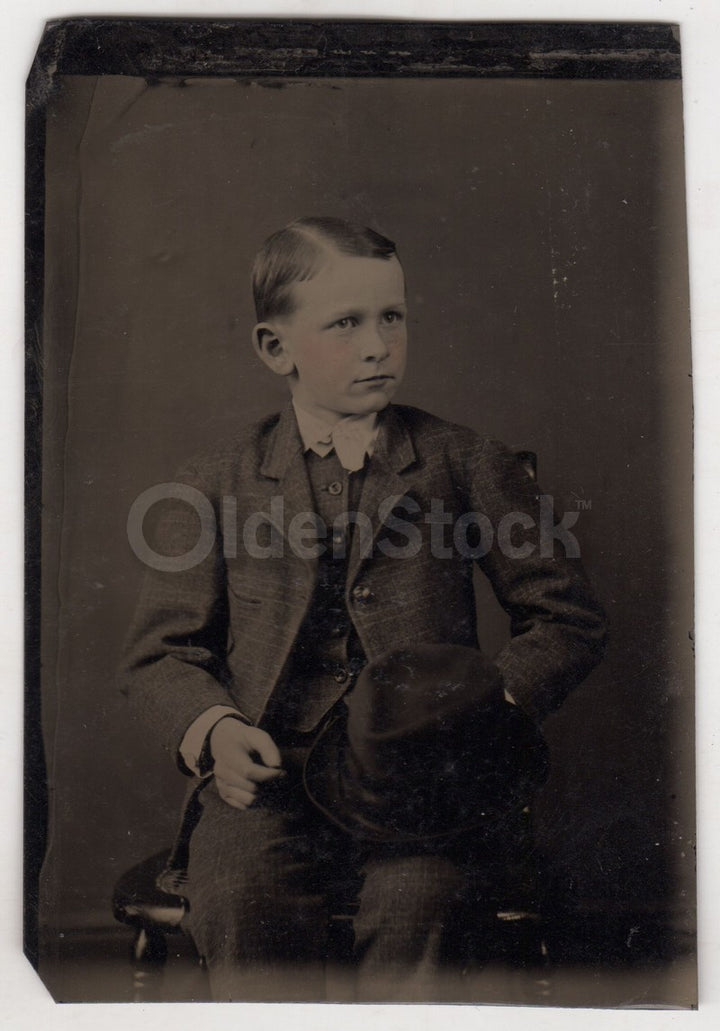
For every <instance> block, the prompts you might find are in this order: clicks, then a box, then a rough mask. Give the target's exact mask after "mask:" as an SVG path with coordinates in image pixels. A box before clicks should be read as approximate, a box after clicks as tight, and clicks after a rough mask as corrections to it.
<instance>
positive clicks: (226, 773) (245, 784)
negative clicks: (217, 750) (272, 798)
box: [213, 762, 257, 794]
mask: <svg viewBox="0 0 720 1031" xmlns="http://www.w3.org/2000/svg"><path fill="white" fill-rule="evenodd" d="M213 772H214V773H215V779H216V780H217V781H220V782H222V783H223V784H225V785H227V786H228V787H232V788H239V789H240V790H242V791H249V792H250V793H251V794H255V792H256V791H257V783H256V782H255V781H252V780H250V779H249V777H248V776H247V771H245V772H244V773H240V772H238V770H237V769H235V768H234V767H233V766H228V764H227V763H223V762H216V763H215V769H214V771H213Z"/></svg>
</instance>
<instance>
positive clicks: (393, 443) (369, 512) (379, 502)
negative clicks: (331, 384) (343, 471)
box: [347, 405, 416, 588]
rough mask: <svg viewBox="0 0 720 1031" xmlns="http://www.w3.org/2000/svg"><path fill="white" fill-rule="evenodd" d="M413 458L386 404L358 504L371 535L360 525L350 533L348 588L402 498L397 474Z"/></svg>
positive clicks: (396, 418)
mask: <svg viewBox="0 0 720 1031" xmlns="http://www.w3.org/2000/svg"><path fill="white" fill-rule="evenodd" d="M415 459H416V454H415V448H414V446H413V442H412V437H411V436H410V433H409V431H408V429H407V427H406V425H405V423H404V422H403V420H402V418H401V417H400V414H399V413H398V411H397V409H396V408H394V407H393V406H392V405H390V406H389V407H388V408H386V409H385V410H384V411H383V412H382V414H381V424H380V432H379V433H378V437H377V441H376V444H375V451H374V452H373V456H372V458H371V460H370V461H369V462H368V467H367V472H366V474H365V481H364V483H363V488H362V494H361V497H360V503H359V505H358V510H359V512H360V513H362V515H363V516H366V517H367V519H368V520H369V524H370V526H371V528H372V529H371V534H368V533H366V532H363V527H362V524H361V523H358V525H357V526H356V527H355V529H354V531H353V534H352V540H351V544H350V556H349V559H348V576H347V586H348V588H350V587H352V584H353V582H354V581H355V578H356V576H357V574H358V572H359V570H360V566H361V565H362V563H363V561H364V560H365V559H366V558H369V557H370V555H371V554H372V549H373V546H374V544H375V541H376V539H377V536H378V534H379V532H380V530H381V528H382V526H383V522H384V518H385V516H386V515H387V513H388V512H390V511H391V510H392V509H393V508H394V507H395V505H396V504H397V503H398V502H399V501H400V499H401V498H402V497H404V496H405V491H406V486H405V482H404V480H403V478H402V476H401V475H400V474H401V473H402V472H403V471H404V470H405V469H407V467H408V466H410V465H412V464H413V462H414V461H415ZM366 525H367V524H366Z"/></svg>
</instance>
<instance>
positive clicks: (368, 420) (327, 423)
mask: <svg viewBox="0 0 720 1031" xmlns="http://www.w3.org/2000/svg"><path fill="white" fill-rule="evenodd" d="M292 405H293V408H294V409H295V416H296V418H299V419H300V420H302V422H303V423H304V424H305V425H308V424H312V425H315V424H317V425H318V427H323V428H325V429H327V432H328V434H330V433H331V432H332V430H333V429H334V428H335V427H336V426H337V425H338V423H340V422H357V423H358V425H361V426H364V427H367V428H368V429H369V430H372V429H374V428H375V425H376V424H377V420H378V413H377V412H367V413H365V414H361V415H356V414H355V413H353V412H349V413H348V414H347V415H343V414H342V413H340V412H327V414H324V413H322V414H321V413H320V412H318V411H317V410H311V409H310V408H309V407H306V406H305V405H303V404H302V403H301V402H299V401H298V400H297V398H296V397H293V399H292Z"/></svg>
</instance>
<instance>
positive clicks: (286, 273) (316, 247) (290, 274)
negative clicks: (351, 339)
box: [252, 216, 396, 322]
mask: <svg viewBox="0 0 720 1031" xmlns="http://www.w3.org/2000/svg"><path fill="white" fill-rule="evenodd" d="M329 249H332V250H336V251H339V253H340V254H345V255H348V256H349V257H354V258H385V259H388V258H392V257H393V255H394V254H395V253H396V251H395V244H394V243H393V242H392V240H388V238H387V237H386V236H381V234H380V233H376V232H375V230H374V229H369V228H368V227H367V226H362V225H359V224H357V223H355V222H347V221H346V220H345V219H342V218H330V217H326V216H309V217H306V218H298V219H295V221H294V222H291V223H290V224H289V225H287V226H285V228H284V229H279V230H278V231H277V232H276V233H273V234H272V236H269V237H268V238H267V240H266V241H265V243H264V244H263V246H262V247H261V248H260V250H259V251H258V254H257V256H256V258H255V262H254V264H253V273H252V287H253V297H254V300H255V312H256V314H257V319H258V322H264V321H266V320H267V319H271V318H273V317H276V316H282V315H291V314H292V313H293V311H294V308H295V303H294V300H293V296H292V285H293V283H301V282H303V281H305V280H308V279H312V277H313V276H314V275H315V274H316V273H317V272H318V271H319V269H320V267H321V264H322V258H323V256H324V255H325V254H327V252H328V250H329Z"/></svg>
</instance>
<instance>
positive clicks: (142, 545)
mask: <svg viewBox="0 0 720 1031" xmlns="http://www.w3.org/2000/svg"><path fill="white" fill-rule="evenodd" d="M537 500H538V512H537V517H535V516H532V515H530V513H529V512H508V513H506V514H505V515H503V516H502V517H501V518H500V519H499V520H498V521H497V524H496V525H494V524H493V523H492V522H491V520H490V519H489V517H488V516H487V515H486V514H485V513H484V512H463V513H462V514H460V515H457V513H453V512H448V511H447V509H446V508H445V502H444V500H443V499H442V498H432V499H431V500H430V502H429V505H428V508H427V510H426V511H423V509H422V507H421V506H420V504H419V503H418V502H417V501H416V500H415V499H414V498H412V497H409V496H401V497H398V496H397V495H395V496H392V497H388V498H385V499H384V500H383V501H382V502H381V503H380V504H379V505H378V509H377V512H376V517H377V523H376V525H377V527H378V529H379V530H382V529H383V528H384V529H385V530H387V531H390V532H392V535H393V536H392V539H390V538H388V537H387V536H383V534H382V533H381V532H380V533H377V534H376V533H375V531H374V530H373V521H372V519H371V518H370V517H369V516H368V515H367V514H366V513H364V512H343V513H342V514H341V515H340V516H338V517H337V518H336V519H335V520H334V522H333V523H332V525H330V526H328V525H327V524H326V523H325V522H324V520H323V519H322V518H321V516H320V515H318V513H317V512H313V511H307V512H298V513H296V514H295V515H294V516H293V517H292V519H290V521H289V522H288V523H287V525H286V521H285V500H284V498H283V496H282V495H276V496H275V497H273V498H271V499H270V503H269V505H268V507H267V510H266V511H261V512H253V513H251V514H250V515H248V516H247V517H246V518H245V519H244V520H243V523H242V526H239V525H238V502H237V498H235V497H232V496H226V497H223V499H222V506H221V513H220V518H221V526H222V535H221V538H222V554H223V556H224V557H225V558H226V559H234V558H237V556H238V551H239V549H240V548H242V549H243V550H244V551H245V553H246V554H247V555H249V556H250V557H251V558H253V559H268V558H282V557H283V556H284V555H285V554H286V549H289V550H290V552H291V553H292V554H293V555H296V556H297V557H298V558H302V559H315V558H319V557H320V556H321V555H324V554H326V553H329V554H332V557H333V558H343V557H344V556H345V554H346V551H347V548H348V542H349V540H350V536H351V535H352V542H353V547H354V548H355V547H358V548H360V554H361V555H362V556H363V557H368V556H370V554H371V553H372V550H373V547H374V548H375V549H377V551H378V552H379V553H381V554H383V555H385V556H386V557H388V558H394V559H399V560H402V559H411V558H416V557H417V555H419V554H420V552H421V550H422V549H423V548H428V549H429V551H430V554H431V555H432V556H433V557H434V558H437V559H450V558H453V557H456V556H459V557H461V558H464V559H473V560H474V559H480V558H483V556H485V555H487V554H488V553H489V552H490V551H491V550H492V549H493V547H497V548H498V549H499V550H500V552H501V553H502V554H503V555H504V556H505V557H506V558H509V559H525V558H529V557H530V556H531V555H533V554H537V555H539V556H540V557H541V558H550V557H552V555H553V553H554V550H555V545H556V543H559V544H560V545H561V546H562V547H563V548H564V550H565V555H566V556H567V557H568V558H579V557H580V545H579V543H578V540H577V538H576V537H575V535H574V534H573V533H571V532H570V528H571V527H572V526H574V525H575V523H576V522H577V520H578V518H579V513H578V512H565V513H564V514H563V515H562V517H561V518H560V519H559V520H557V519H556V517H555V511H554V508H553V498H552V496H551V495H549V494H540V495H539V496H538V499H537ZM167 501H175V502H181V503H182V505H183V506H189V507H190V509H192V510H193V511H194V512H195V514H196V516H197V517H198V519H199V532H198V534H197V539H196V540H195V541H194V543H193V544H192V546H191V547H189V548H188V550H187V551H185V552H183V553H182V554H179V555H163V554H162V553H161V552H158V551H157V550H155V548H154V547H153V546H152V545H151V544H150V543H149V542H148V541H147V539H146V537H145V534H144V529H143V526H144V521H145V517H146V515H147V514H148V512H149V511H150V510H151V509H152V508H153V506H154V505H156V504H158V503H160V502H167ZM179 511H180V510H179V509H178V512H176V513H175V516H174V519H173V522H176V521H179V520H180V519H182V521H183V522H184V523H186V522H187V519H186V516H187V514H188V513H187V508H186V507H185V511H184V515H183V516H180V515H179V514H178V513H179ZM421 523H424V524H426V525H427V526H428V527H429V534H426V535H425V536H423V533H422V531H421V529H420V525H419V524H421ZM448 528H450V529H449V530H448ZM523 531H525V532H524V534H523ZM171 534H172V524H170V525H169V527H168V538H170V536H171ZM127 536H128V541H129V543H130V547H131V548H132V550H133V551H134V552H135V554H136V555H137V557H138V558H139V559H140V560H141V561H142V562H144V563H145V565H147V566H149V567H150V568H151V569H157V570H160V571H162V572H170V573H173V572H174V573H178V572H186V571H187V570H189V569H193V568H194V567H195V566H197V565H199V564H200V563H201V562H203V561H204V560H205V559H206V558H207V557H208V556H209V555H210V553H211V552H212V551H213V549H214V548H215V545H216V541H217V539H218V521H217V517H216V514H215V509H214V507H213V505H212V503H211V502H210V501H209V499H208V498H207V497H206V496H205V495H204V494H203V493H202V491H199V490H197V489H196V488H195V487H190V486H188V485H187V484H184V483H159V484H156V485H155V486H154V487H150V488H148V490H145V491H143V492H142V494H140V495H139V497H137V498H136V500H135V501H134V502H133V504H132V506H131V508H130V512H129V513H128V520H127ZM521 537H524V539H522V540H521V541H518V538H521ZM450 540H451V541H452V543H451V544H450V543H449V542H450ZM373 542H374V543H373ZM159 543H160V544H161V545H162V541H159ZM168 543H169V541H168Z"/></svg>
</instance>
